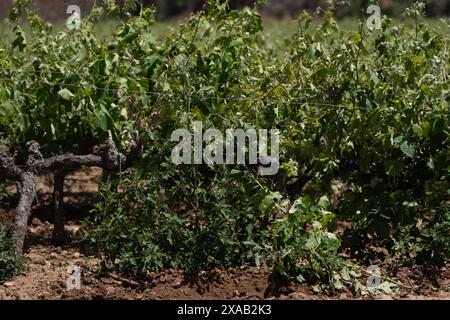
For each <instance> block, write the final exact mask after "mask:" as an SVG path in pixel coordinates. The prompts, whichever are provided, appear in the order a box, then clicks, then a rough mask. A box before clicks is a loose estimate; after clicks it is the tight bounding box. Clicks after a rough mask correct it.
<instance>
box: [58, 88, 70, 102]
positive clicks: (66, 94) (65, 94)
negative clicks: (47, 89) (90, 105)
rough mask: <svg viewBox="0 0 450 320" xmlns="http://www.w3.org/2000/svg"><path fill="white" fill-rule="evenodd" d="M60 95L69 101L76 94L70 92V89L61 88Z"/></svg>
mask: <svg viewBox="0 0 450 320" xmlns="http://www.w3.org/2000/svg"><path fill="white" fill-rule="evenodd" d="M58 95H59V96H60V97H61V98H63V99H64V100H67V101H70V99H72V97H74V94H73V93H72V92H70V91H69V90H68V89H61V90H59V91H58Z"/></svg>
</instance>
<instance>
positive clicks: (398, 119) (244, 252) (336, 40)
mask: <svg viewBox="0 0 450 320" xmlns="http://www.w3.org/2000/svg"><path fill="white" fill-rule="evenodd" d="M332 10H333V8H330V11H328V12H327V13H326V14H325V16H324V17H323V19H322V22H321V24H320V25H319V26H318V27H317V29H314V28H312V27H310V23H311V21H312V20H313V19H315V17H313V16H310V15H308V14H303V15H302V16H300V18H299V19H298V32H297V33H296V34H295V36H293V37H292V38H289V39H286V48H287V49H286V51H281V50H278V49H277V48H276V47H274V46H273V45H272V44H271V43H270V42H269V41H267V40H266V39H265V37H264V35H263V33H262V23H261V17H260V15H259V14H258V13H257V12H256V11H254V10H252V9H248V8H247V9H244V10H240V11H233V10H229V8H228V7H227V4H226V3H225V4H220V3H219V2H218V1H217V2H216V1H209V2H208V4H207V5H206V6H205V7H204V9H203V11H201V12H199V13H198V14H196V15H194V16H192V17H191V18H190V19H189V20H188V21H187V22H186V23H184V24H183V25H182V26H180V28H179V30H177V31H176V32H174V33H172V34H170V35H169V36H168V37H167V38H166V39H164V40H158V39H157V38H156V37H155V36H154V35H153V34H152V25H153V23H154V11H153V10H152V9H142V11H141V13H140V15H139V16H138V17H129V19H127V20H126V21H124V22H123V23H122V24H121V25H120V26H119V27H118V29H117V30H116V32H115V36H114V40H113V41H110V42H101V41H99V40H98V39H96V37H95V34H94V32H93V24H92V21H95V19H96V18H97V17H98V16H100V10H97V11H96V12H95V13H94V14H93V15H92V16H90V17H89V18H88V19H87V20H86V21H84V20H83V24H82V28H81V29H80V30H72V31H68V32H59V33H54V32H52V30H51V27H50V26H49V25H47V24H45V23H44V22H43V21H41V20H40V19H39V18H38V17H37V16H35V15H33V14H32V13H29V20H30V22H31V25H32V34H30V35H26V34H25V33H24V32H23V31H22V30H21V28H20V27H19V26H16V29H15V31H16V34H17V38H16V40H15V41H14V42H13V43H12V44H8V43H0V66H1V68H0V119H1V123H0V124H1V132H0V135H1V137H2V141H3V143H9V144H12V145H14V146H15V148H16V149H17V150H18V152H19V153H20V149H21V145H22V144H23V143H25V142H26V141H29V140H31V139H34V140H37V141H39V142H40V143H41V144H42V145H43V146H44V147H45V150H44V151H45V152H46V153H47V154H58V153H61V152H67V151H76V152H80V151H81V150H85V149H86V148H89V147H92V146H93V145H94V144H96V143H98V142H99V141H101V140H102V139H103V138H104V137H105V136H106V132H107V130H111V131H112V132H113V134H114V139H115V140H116V142H118V143H119V144H120V148H121V149H122V150H126V149H127V148H129V142H130V140H131V138H132V137H135V136H139V139H140V141H141V142H142V143H143V145H144V146H145V149H144V155H143V157H142V159H141V160H140V161H139V162H138V163H136V164H135V166H134V170H132V171H127V172H121V173H120V174H119V175H118V176H117V177H116V179H115V180H113V181H110V182H109V183H108V184H105V185H104V186H103V191H102V193H101V196H100V198H99V201H98V204H97V205H96V208H95V210H94V212H93V214H94V216H93V218H92V219H90V221H89V223H90V226H91V227H90V230H89V231H88V234H87V238H88V240H89V241H90V242H91V243H92V244H93V247H94V248H95V249H96V250H98V251H99V253H100V254H101V255H103V256H104V257H106V260H107V262H108V264H109V266H111V267H118V268H119V269H120V270H121V271H124V272H130V271H132V272H142V271H147V270H159V269H163V268H168V267H173V268H210V267H215V266H235V265H242V264H248V263H250V264H256V265H262V264H263V265H270V266H274V268H275V270H277V272H278V273H279V274H281V275H283V276H288V277H295V278H296V279H297V280H299V281H304V280H307V281H309V282H317V281H324V280H325V283H328V284H330V285H332V286H333V287H336V288H339V287H340V286H342V285H343V283H345V282H350V280H351V278H352V277H357V276H358V273H357V272H355V271H354V270H350V268H349V264H348V263H347V261H346V260H344V258H343V257H341V256H340V253H341V252H342V251H344V250H347V249H349V250H350V252H351V254H352V257H355V258H359V259H360V261H361V262H362V263H367V264H372V263H377V262H379V261H382V260H384V259H385V258H387V257H396V258H397V260H398V261H399V263H404V264H411V263H424V264H435V265H443V264H445V263H447V262H448V258H449V256H450V248H449V243H450V234H449V229H450V228H449V227H450V213H449V212H450V210H449V202H448V201H449V195H450V163H449V157H450V152H449V145H450V141H449V121H450V119H449V115H450V112H449V111H450V110H449V102H450V101H449V100H450V99H449V92H450V91H449V83H450V81H449V76H450V63H449V50H448V46H449V38H448V35H447V36H443V35H441V34H438V33H435V32H434V31H432V30H430V28H429V27H428V26H427V25H426V24H423V23H421V15H422V11H423V6H422V5H420V4H415V5H413V6H412V7H411V8H409V9H408V10H407V11H406V13H405V15H404V24H402V25H394V24H393V23H392V21H391V20H390V19H389V18H384V19H383V21H382V29H381V30H378V31H374V32H370V31H368V30H367V29H366V27H365V23H364V22H362V23H361V26H360V31H359V32H349V31H345V30H342V29H341V28H340V27H339V25H338V24H337V23H336V21H335V20H334V18H333V16H332ZM112 11H114V10H112ZM411 21H412V24H411V23H410V22H411ZM411 26H412V27H411ZM447 27H448V26H447ZM193 121H202V122H203V126H204V128H208V127H209V128H212V127H214V128H217V129H219V130H221V131H225V129H227V128H244V129H247V128H256V129H262V128H263V129H271V128H278V129H279V130H280V132H281V138H282V142H281V147H280V152H281V153H280V162H281V164H282V166H281V170H280V172H279V173H278V174H277V175H276V176H274V177H265V178H263V177H259V176H257V170H256V168H255V167H254V166H242V165H241V166H225V165H224V166H220V165H215V166H210V165H206V164H205V165H192V166H191V165H181V166H175V165H174V164H173V163H172V161H171V158H170V155H171V150H172V148H173V146H174V143H172V142H170V136H171V133H172V132H173V130H175V129H178V128H187V129H190V130H192V123H193ZM86 142H88V143H86ZM336 181H338V182H339V183H338V184H336ZM339 186H340V187H339ZM337 189H339V190H337ZM338 191H339V192H338ZM336 198H337V200H336ZM333 199H334V200H333ZM332 200H333V201H332ZM342 221H346V222H350V223H351V228H348V229H346V230H345V232H344V233H343V234H342V236H338V235H337V234H338V233H337V232H336V228H337V227H338V226H339V227H340V228H341V229H342V223H341V222H342ZM379 247H383V248H385V249H386V251H380V250H375V249H377V248H379ZM380 252H382V253H380ZM349 270H350V271H349Z"/></svg>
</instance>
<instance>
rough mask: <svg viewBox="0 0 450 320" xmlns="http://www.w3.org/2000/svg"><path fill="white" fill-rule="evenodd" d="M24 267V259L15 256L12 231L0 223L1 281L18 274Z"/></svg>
mask: <svg viewBox="0 0 450 320" xmlns="http://www.w3.org/2000/svg"><path fill="white" fill-rule="evenodd" d="M23 269H24V265H23V261H22V260H20V259H17V258H16V256H15V251H14V245H13V241H12V238H11V232H9V230H8V229H7V228H6V227H5V226H3V225H0V283H1V282H4V281H7V280H9V279H11V278H12V277H14V276H16V275H17V274H19V273H20V272H21V271H22V270H23Z"/></svg>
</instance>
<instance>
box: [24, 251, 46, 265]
mask: <svg viewBox="0 0 450 320" xmlns="http://www.w3.org/2000/svg"><path fill="white" fill-rule="evenodd" d="M28 259H30V261H31V263H34V264H39V265H45V262H46V260H45V258H44V257H42V256H40V255H38V254H36V253H29V254H28Z"/></svg>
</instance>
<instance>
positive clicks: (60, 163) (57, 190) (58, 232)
mask: <svg viewBox="0 0 450 320" xmlns="http://www.w3.org/2000/svg"><path fill="white" fill-rule="evenodd" d="M27 146H28V160H27V163H26V165H25V166H24V168H23V169H22V168H20V167H18V166H16V164H15V163H14V157H13V156H12V155H11V154H10V152H9V150H8V148H6V147H0V177H2V178H4V179H9V180H13V181H20V182H21V185H22V188H21V192H20V200H19V204H18V206H17V208H16V218H15V230H14V242H15V249H16V250H15V251H16V256H17V257H20V256H22V255H23V249H24V242H25V237H26V234H27V223H28V218H29V216H30V213H31V206H32V205H33V201H34V199H35V198H36V175H37V174H38V173H41V172H45V171H53V172H55V186H54V192H53V196H54V214H55V217H54V224H55V225H54V233H53V236H54V239H55V240H56V241H60V240H64V211H63V205H64V204H63V187H64V179H65V175H66V174H67V172H68V171H70V170H74V169H78V168H81V167H82V166H88V167H100V168H103V169H104V170H110V171H117V170H120V169H126V168H128V167H130V166H131V163H132V161H134V160H135V159H137V158H138V156H139V154H140V150H141V145H140V143H135V144H134V147H133V148H132V150H131V152H130V154H129V155H128V156H127V157H125V156H123V155H121V154H120V153H119V152H118V150H117V147H116V145H115V144H114V141H113V140H112V136H111V133H109V138H108V140H107V141H106V144H105V145H102V146H99V147H96V148H94V154H90V155H74V154H65V155H60V156H55V157H51V158H47V159H44V158H43V157H42V155H41V153H40V150H39V149H40V146H39V144H38V143H37V142H35V141H31V142H29V143H27Z"/></svg>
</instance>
